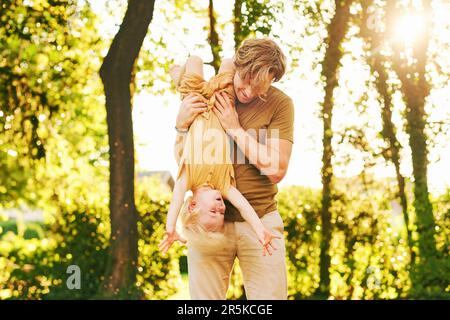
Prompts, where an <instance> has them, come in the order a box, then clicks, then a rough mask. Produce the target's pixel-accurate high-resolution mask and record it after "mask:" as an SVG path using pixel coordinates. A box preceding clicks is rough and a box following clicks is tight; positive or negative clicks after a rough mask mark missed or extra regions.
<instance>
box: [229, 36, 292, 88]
mask: <svg viewBox="0 0 450 320" xmlns="http://www.w3.org/2000/svg"><path fill="white" fill-rule="evenodd" d="M234 64H235V66H236V71H237V72H238V73H239V76H240V77H241V78H242V79H246V78H248V79H250V80H251V81H252V82H254V83H266V82H267V79H268V78H269V74H273V81H274V82H276V81H279V80H280V79H281V77H283V75H284V73H285V71H286V57H285V55H284V54H283V52H282V51H281V48H280V47H279V46H278V45H277V44H276V43H275V41H273V40H271V39H268V38H262V39H248V40H245V41H244V42H243V43H242V44H241V45H240V46H239V48H238V49H237V50H236V54H235V57H234Z"/></svg>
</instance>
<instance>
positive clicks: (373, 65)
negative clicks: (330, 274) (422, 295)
mask: <svg viewBox="0 0 450 320" xmlns="http://www.w3.org/2000/svg"><path fill="white" fill-rule="evenodd" d="M362 5H363V19H362V23H361V25H360V33H361V36H362V37H363V38H364V39H365V40H366V42H367V44H368V49H369V56H368V59H367V62H368V64H369V66H370V69H371V71H372V74H373V75H374V76H375V86H376V88H377V91H378V94H379V100H380V103H381V104H382V108H381V117H382V121H383V129H382V131H381V135H382V137H383V139H384V141H386V143H387V144H388V149H387V151H388V152H387V153H386V154H385V158H386V160H389V161H392V163H393V164H394V167H395V173H396V179H397V185H398V197H399V199H400V204H401V206H402V212H403V219H404V222H405V227H406V236H407V242H408V246H409V252H410V258H411V263H412V264H413V263H414V260H415V253H414V243H413V239H412V235H411V227H410V221H409V215H408V201H407V198H406V192H405V178H404V177H403V175H402V174H401V172H400V148H401V145H400V142H399V141H398V140H397V137H396V130H395V125H394V123H393V122H392V92H391V91H390V89H389V85H388V79H389V76H388V72H387V69H386V65H387V61H386V58H385V57H384V56H383V55H382V54H381V49H382V48H383V39H385V38H386V37H388V35H387V34H386V33H385V32H378V30H377V27H378V26H375V25H374V22H372V25H370V24H371V22H370V19H369V17H370V15H369V12H368V8H369V7H370V6H371V5H372V2H369V3H367V2H365V1H362ZM375 22H379V21H375Z"/></svg>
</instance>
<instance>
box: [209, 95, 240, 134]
mask: <svg viewBox="0 0 450 320" xmlns="http://www.w3.org/2000/svg"><path fill="white" fill-rule="evenodd" d="M215 95H216V101H215V103H214V108H213V111H214V113H215V114H216V115H217V117H218V118H219V121H220V124H221V125H222V128H223V129H224V130H225V131H228V130H235V129H239V128H241V124H240V123H239V116H238V114H237V112H236V108H235V107H234V101H230V98H229V97H228V95H227V94H226V93H224V92H220V93H215Z"/></svg>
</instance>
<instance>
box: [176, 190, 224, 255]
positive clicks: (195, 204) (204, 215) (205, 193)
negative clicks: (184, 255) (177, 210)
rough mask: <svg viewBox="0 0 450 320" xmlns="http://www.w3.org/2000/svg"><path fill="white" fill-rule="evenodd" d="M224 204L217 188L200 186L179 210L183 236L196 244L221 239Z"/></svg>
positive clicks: (202, 244)
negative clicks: (180, 210)
mask: <svg viewBox="0 0 450 320" xmlns="http://www.w3.org/2000/svg"><path fill="white" fill-rule="evenodd" d="M224 214H225V204H224V202H223V198H222V195H221V194H220V192H219V191H218V190H215V189H212V188H210V187H207V186H205V187H200V188H198V189H196V190H195V191H194V192H193V196H190V197H188V198H187V199H186V201H185V202H184V206H183V208H182V212H181V221H182V224H183V233H184V236H185V237H186V238H187V239H188V242H190V243H193V242H196V243H197V245H201V246H203V247H205V245H208V244H213V243H215V244H216V245H217V244H218V243H220V242H222V241H223V231H224Z"/></svg>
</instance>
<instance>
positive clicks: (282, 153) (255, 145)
mask: <svg viewBox="0 0 450 320" xmlns="http://www.w3.org/2000/svg"><path fill="white" fill-rule="evenodd" d="M216 97H217V101H216V104H215V108H214V109H213V110H214V113H215V114H216V115H217V117H218V118H219V121H220V123H221V124H222V127H223V128H224V129H225V130H226V132H227V134H228V135H229V136H231V137H232V138H233V140H234V141H235V142H236V145H237V146H238V147H239V149H241V150H242V152H243V153H244V155H245V157H247V158H248V159H249V161H250V163H252V164H253V165H255V166H256V167H257V168H258V169H259V170H260V171H261V173H263V174H265V175H267V177H268V178H269V179H270V181H271V182H272V183H278V182H280V181H281V180H282V179H283V178H284V176H285V175H286V172H287V168H288V165H289V159H290V157H291V153H292V142H291V141H289V140H287V139H280V138H278V137H272V136H270V137H268V139H267V142H266V144H262V143H259V142H258V141H257V140H256V139H255V138H254V137H253V136H251V135H250V134H249V133H248V132H246V131H245V130H244V129H243V128H242V127H241V125H240V123H239V118H238V114H237V112H236V109H235V107H234V105H233V104H232V103H231V102H230V101H229V99H228V97H226V96H224V95H221V94H217V95H216ZM286 110H289V109H286ZM278 118H279V119H278V120H277V122H280V121H281V122H282V120H284V118H286V116H285V115H283V116H279V117H278ZM288 118H289V117H288ZM290 118H292V119H291V121H293V117H290ZM278 124H279V123H277V124H276V125H274V128H275V129H276V128H277V125H278ZM283 126H284V127H283V129H286V128H289V129H292V122H285V123H284V124H283ZM269 130H271V129H270V128H269ZM269 133H271V132H268V134H269Z"/></svg>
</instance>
